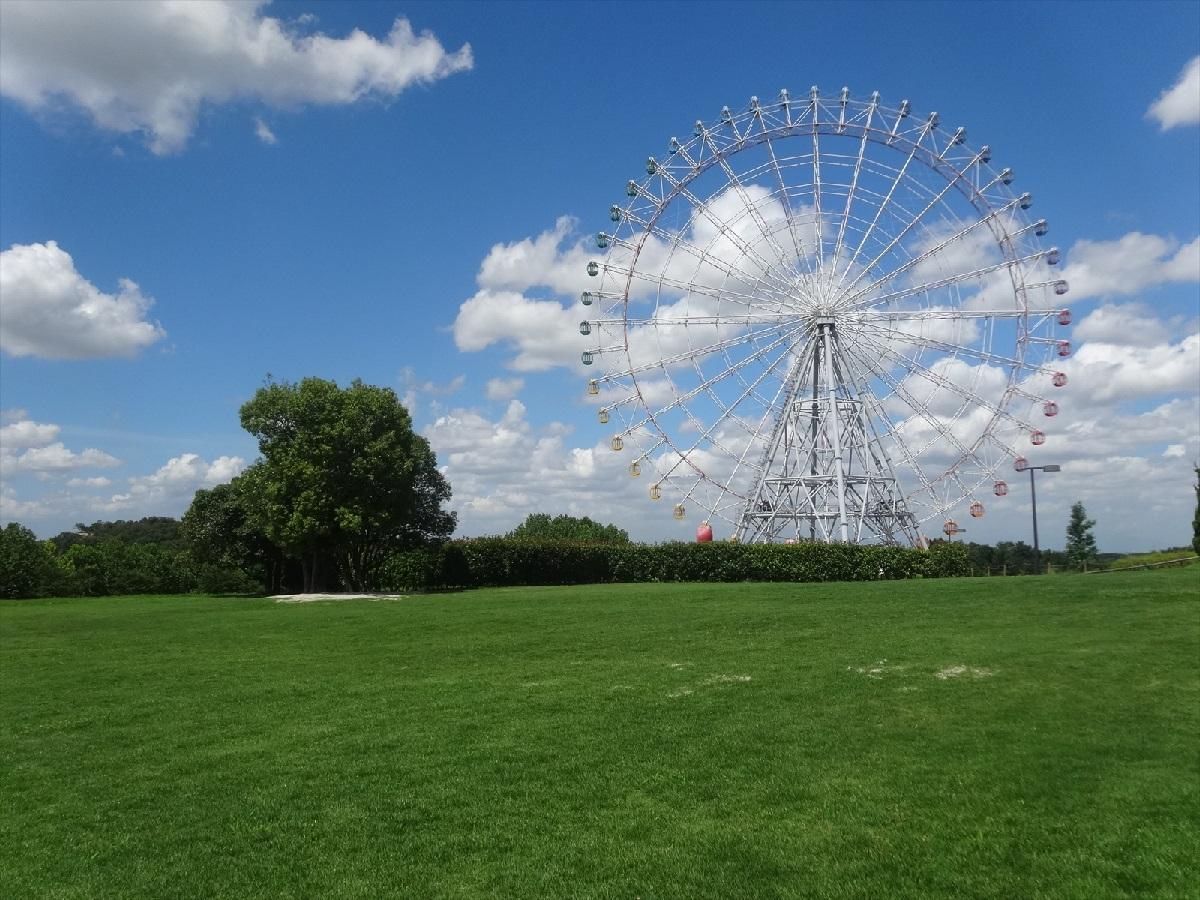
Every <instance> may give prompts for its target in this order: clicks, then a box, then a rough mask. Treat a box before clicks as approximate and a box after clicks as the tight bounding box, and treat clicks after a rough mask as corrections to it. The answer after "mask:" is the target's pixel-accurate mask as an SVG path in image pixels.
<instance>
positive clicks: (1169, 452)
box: [1163, 444, 1187, 459]
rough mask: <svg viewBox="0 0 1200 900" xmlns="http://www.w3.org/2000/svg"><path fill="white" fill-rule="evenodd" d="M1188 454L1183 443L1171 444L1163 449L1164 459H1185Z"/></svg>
mask: <svg viewBox="0 0 1200 900" xmlns="http://www.w3.org/2000/svg"><path fill="white" fill-rule="evenodd" d="M1185 456H1187V448H1186V447H1184V446H1183V444H1171V446H1169V447H1167V449H1166V450H1164V451H1163V458H1164V459H1183V458H1184V457H1185Z"/></svg>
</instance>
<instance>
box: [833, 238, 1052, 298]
mask: <svg viewBox="0 0 1200 900" xmlns="http://www.w3.org/2000/svg"><path fill="white" fill-rule="evenodd" d="M1045 255H1046V251H1038V252H1037V253H1030V254H1028V255H1027V256H1021V257H1017V258H1014V259H1006V260H1004V261H1003V262H998V263H993V264H992V265H990V266H981V267H979V268H977V269H971V270H970V271H966V272H959V273H957V274H955V275H947V276H946V277H945V278H938V279H936V280H934V281H926V282H924V283H923V284H916V285H913V286H912V287H907V288H904V289H902V290H899V291H892V292H891V293H888V294H880V295H879V296H876V297H872V296H870V295H869V293H868V294H866V295H864V294H857V295H855V296H858V297H865V299H862V300H860V301H859V302H858V303H852V302H851V301H849V300H847V301H844V302H842V303H841V304H839V306H838V309H839V310H842V311H851V312H853V311H856V310H857V309H861V308H870V307H873V306H881V305H883V304H884V303H890V302H891V301H892V300H900V299H902V298H904V297H913V296H916V295H918V294H925V293H928V292H929V291H936V290H937V289H938V288H944V287H949V286H950V285H952V284H959V283H960V282H963V281H971V280H972V279H977V278H982V277H984V276H985V275H991V274H992V273H994V272H1000V271H1002V270H1008V269H1011V268H1012V267H1013V266H1015V265H1018V264H1020V263H1029V262H1036V261H1037V260H1038V259H1040V258H1042V257H1043V256H1045ZM881 283H882V282H881ZM872 287H873V285H872ZM869 290H870V288H868V291H869ZM1056 311H1057V310H1056Z"/></svg>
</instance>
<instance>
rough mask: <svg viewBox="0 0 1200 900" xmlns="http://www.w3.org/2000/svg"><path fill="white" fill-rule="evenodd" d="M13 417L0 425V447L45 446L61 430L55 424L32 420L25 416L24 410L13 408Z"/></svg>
mask: <svg viewBox="0 0 1200 900" xmlns="http://www.w3.org/2000/svg"><path fill="white" fill-rule="evenodd" d="M14 412H15V413H16V416H15V418H13V420H12V421H10V422H9V423H8V424H7V425H3V426H0V448H2V449H4V450H21V449H24V448H26V447H45V446H46V445H47V444H49V443H52V442H53V441H54V439H55V438H57V437H58V433H59V432H60V431H61V430H62V429H61V428H59V427H58V426H57V425H48V424H42V423H41V422H33V421H31V420H29V419H28V418H26V413H25V411H24V410H15V411H14Z"/></svg>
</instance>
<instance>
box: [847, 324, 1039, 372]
mask: <svg viewBox="0 0 1200 900" xmlns="http://www.w3.org/2000/svg"><path fill="white" fill-rule="evenodd" d="M861 324H862V325H864V326H866V328H867V330H869V331H872V332H876V333H877V334H883V335H885V336H887V337H890V338H895V339H896V340H899V341H903V342H904V343H906V344H912V345H915V346H918V347H921V348H922V349H933V350H939V351H941V352H943V353H949V354H951V355H954V356H960V355H961V356H969V357H971V358H972V359H977V360H979V361H981V362H986V363H991V364H993V365H996V366H1001V367H1006V368H1011V369H1013V370H1014V371H1025V370H1028V371H1029V372H1042V373H1044V374H1047V375H1051V374H1053V370H1052V369H1049V368H1047V367H1046V366H1040V365H1037V364H1036V363H1032V362H1028V361H1026V360H1023V359H1014V358H1013V357H1011V356H1002V355H1000V354H998V353H992V352H991V351H988V350H979V349H977V348H975V347H968V346H966V345H964V344H952V343H950V342H949V341H940V340H937V339H936V338H931V337H925V336H924V335H919V334H913V333H911V332H908V331H902V330H899V329H896V328H887V327H885V326H883V325H880V324H879V323H878V322H871V323H867V322H862V323H861ZM885 343H886V342H885V341H882V340H881V341H878V342H877V343H876V344H875V347H876V348H877V349H881V350H882V349H884V348H885Z"/></svg>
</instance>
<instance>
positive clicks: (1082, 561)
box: [1067, 500, 1097, 568]
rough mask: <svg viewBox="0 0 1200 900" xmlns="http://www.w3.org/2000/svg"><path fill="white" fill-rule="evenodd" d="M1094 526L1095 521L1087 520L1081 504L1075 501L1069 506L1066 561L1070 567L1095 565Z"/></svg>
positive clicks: (1085, 511)
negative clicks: (1069, 517)
mask: <svg viewBox="0 0 1200 900" xmlns="http://www.w3.org/2000/svg"><path fill="white" fill-rule="evenodd" d="M1095 525H1096V520H1095V519H1089V518H1088V517H1087V510H1086V509H1084V508H1083V503H1082V502H1081V501H1079V500H1076V501H1075V503H1074V504H1072V506H1071V520H1070V521H1069V522H1068V523H1067V559H1068V560H1069V561H1070V564H1071V565H1073V566H1076V567H1078V568H1083V567H1084V566H1085V565H1087V564H1088V563H1095V561H1096V558H1097V555H1096V536H1095V535H1094V534H1092V529H1093V528H1094V527H1095Z"/></svg>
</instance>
